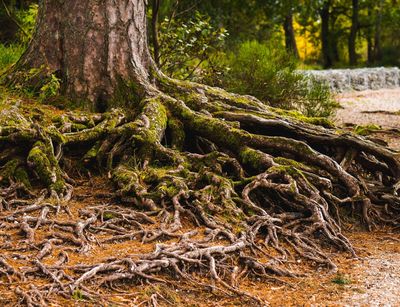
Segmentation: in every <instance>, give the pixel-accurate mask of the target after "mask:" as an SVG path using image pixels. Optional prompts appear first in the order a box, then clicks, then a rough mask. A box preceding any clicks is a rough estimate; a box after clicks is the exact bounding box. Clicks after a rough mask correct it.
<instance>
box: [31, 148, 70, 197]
mask: <svg viewBox="0 0 400 307" xmlns="http://www.w3.org/2000/svg"><path fill="white" fill-rule="evenodd" d="M27 161H28V164H29V165H32V166H33V168H34V170H35V171H36V173H37V174H38V176H39V178H40V180H41V181H42V182H43V183H44V184H45V185H46V186H47V187H49V188H50V189H53V190H54V191H56V192H57V193H62V192H63V191H64V189H65V182H64V180H63V179H62V174H61V170H60V168H59V166H58V162H57V160H56V158H55V157H54V155H53V153H52V150H51V149H50V147H49V146H46V145H45V144H44V143H43V142H41V141H38V142H36V143H35V144H34V145H33V147H32V149H31V151H30V152H29V154H28V158H27Z"/></svg>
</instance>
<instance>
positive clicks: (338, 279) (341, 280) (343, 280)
mask: <svg viewBox="0 0 400 307" xmlns="http://www.w3.org/2000/svg"><path fill="white" fill-rule="evenodd" d="M331 282H333V283H334V284H337V285H349V284H351V280H350V279H348V278H347V277H346V276H345V275H343V274H341V273H337V274H336V276H335V277H334V278H333V279H332V280H331Z"/></svg>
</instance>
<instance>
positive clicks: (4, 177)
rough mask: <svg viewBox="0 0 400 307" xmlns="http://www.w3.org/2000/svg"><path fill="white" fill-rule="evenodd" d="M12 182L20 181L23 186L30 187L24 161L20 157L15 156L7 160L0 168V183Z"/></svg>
mask: <svg viewBox="0 0 400 307" xmlns="http://www.w3.org/2000/svg"><path fill="white" fill-rule="evenodd" d="M13 182H17V183H22V184H23V185H24V186H25V188H28V189H29V188H31V183H30V181H29V175H28V173H27V171H26V168H25V163H24V161H23V160H22V159H20V158H15V159H12V160H10V161H8V162H7V163H6V164H4V165H3V167H2V168H1V169H0V183H2V184H11V183H13Z"/></svg>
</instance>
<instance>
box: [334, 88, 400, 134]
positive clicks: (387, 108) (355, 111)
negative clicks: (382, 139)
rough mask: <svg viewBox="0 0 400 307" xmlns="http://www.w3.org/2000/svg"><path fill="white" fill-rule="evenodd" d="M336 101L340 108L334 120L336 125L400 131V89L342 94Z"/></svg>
mask: <svg viewBox="0 0 400 307" xmlns="http://www.w3.org/2000/svg"><path fill="white" fill-rule="evenodd" d="M337 101H338V102H339V103H340V105H341V106H342V108H341V109H339V110H338V112H337V114H336V118H335V119H336V121H337V123H338V124H348V123H351V124H356V125H368V124H376V125H379V126H382V127H383V128H389V129H390V128H397V129H400V116H399V115H400V113H398V112H400V88H397V89H383V90H377V91H363V92H350V93H343V94H339V95H338V96H337ZM396 112H397V113H398V114H395V113H396Z"/></svg>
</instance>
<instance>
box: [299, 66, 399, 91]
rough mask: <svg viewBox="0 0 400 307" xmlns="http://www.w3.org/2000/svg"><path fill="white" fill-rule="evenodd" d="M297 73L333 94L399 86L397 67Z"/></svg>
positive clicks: (302, 71) (303, 71)
mask: <svg viewBox="0 0 400 307" xmlns="http://www.w3.org/2000/svg"><path fill="white" fill-rule="evenodd" d="M299 73H301V74H305V75H307V76H310V77H312V78H313V79H314V80H317V81H319V82H322V83H325V84H327V85H328V86H329V87H330V88H331V90H332V91H334V92H348V91H365V90H369V89H370V90H378V89H381V88H395V87H399V86H400V69H399V68H398V67H391V68H385V67H376V68H357V69H329V70H301V71H299Z"/></svg>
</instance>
